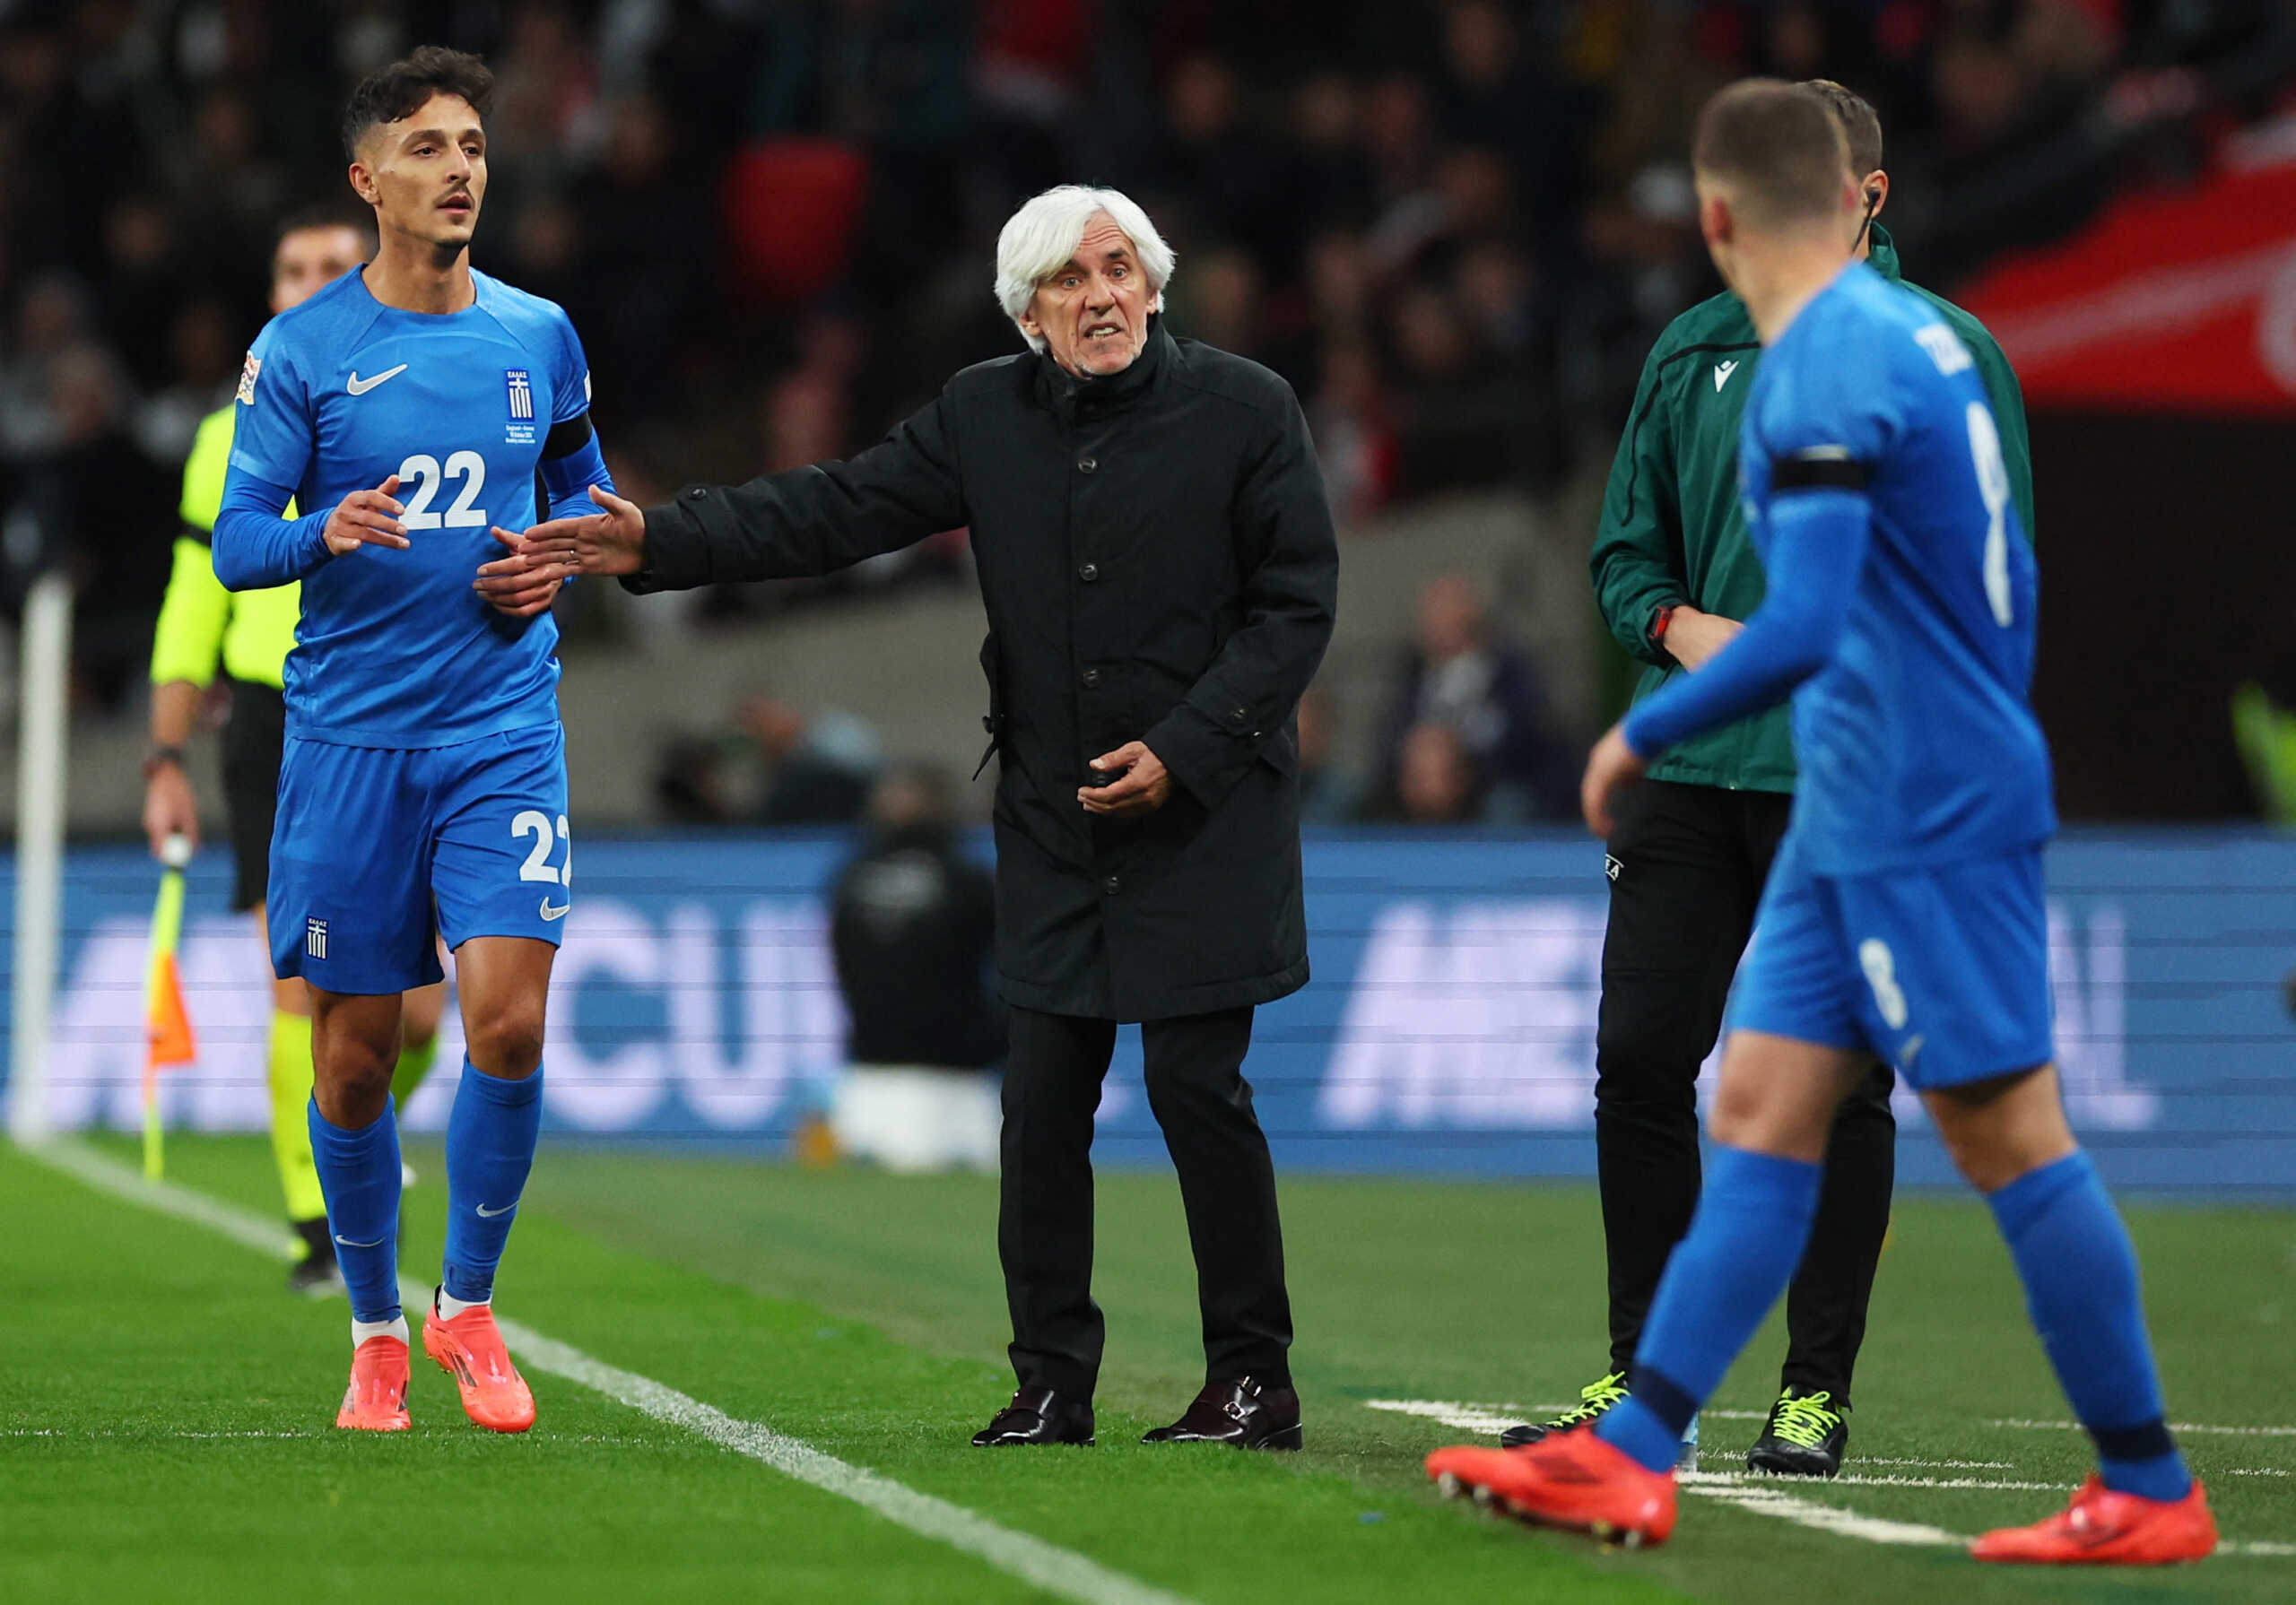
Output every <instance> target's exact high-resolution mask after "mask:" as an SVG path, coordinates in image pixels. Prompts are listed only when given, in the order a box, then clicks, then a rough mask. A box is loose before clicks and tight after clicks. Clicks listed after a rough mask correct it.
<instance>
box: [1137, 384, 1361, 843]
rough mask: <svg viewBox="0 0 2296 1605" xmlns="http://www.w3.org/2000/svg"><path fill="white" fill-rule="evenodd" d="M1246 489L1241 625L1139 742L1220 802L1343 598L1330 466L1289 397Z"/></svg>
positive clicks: (1300, 687)
mask: <svg viewBox="0 0 2296 1605" xmlns="http://www.w3.org/2000/svg"><path fill="white" fill-rule="evenodd" d="M1284 400H1285V405H1284V407H1283V411H1282V412H1281V413H1278V414H1275V415H1274V417H1273V418H1272V420H1271V421H1272V422H1273V423H1274V428H1273V429H1271V430H1270V431H1269V438H1268V440H1267V443H1266V445H1265V448H1264V450H1263V451H1262V453H1261V454H1260V456H1259V459H1258V461H1257V463H1256V464H1254V465H1253V467H1252V469H1251V471H1250V473H1248V475H1247V476H1246V478H1245V480H1244V483H1243V487H1242V489H1241V490H1239V491H1238V493H1237V498H1236V509H1235V528H1236V537H1237V547H1238V550H1237V553H1236V556H1237V567H1238V568H1240V569H1241V570H1242V571H1243V574H1244V585H1243V596H1242V602H1243V609H1244V618H1243V625H1242V628H1241V629H1238V630H1237V631H1236V632H1235V634H1233V635H1231V636H1230V637H1229V638H1228V639H1227V641H1226V643H1225V644H1224V645H1222V646H1221V648H1220V652H1219V655H1218V656H1216V657H1214V658H1213V660H1212V666H1211V667H1210V668H1208V669H1206V670H1205V672H1204V673H1203V675H1202V676H1201V677H1200V678H1198V679H1197V681H1196V684H1194V685H1193V686H1191V687H1189V688H1188V693H1187V697H1186V698H1183V699H1182V700H1181V702H1180V705H1179V706H1178V707H1175V708H1174V709H1172V711H1171V712H1170V713H1169V714H1166V715H1165V716H1163V717H1162V718H1161V719H1160V720H1158V721H1157V722H1156V724H1155V726H1154V728H1152V729H1151V730H1150V731H1149V732H1148V733H1146V734H1145V735H1144V736H1143V737H1142V738H1141V742H1142V744H1144V746H1146V748H1147V749H1148V750H1149V751H1151V752H1152V753H1154V754H1155V755H1156V756H1157V757H1158V758H1159V759H1161V760H1162V761H1163V765H1164V767H1165V768H1167V769H1170V771H1171V774H1172V778H1173V779H1174V780H1176V781H1178V783H1179V784H1180V785H1183V786H1185V787H1187V791H1188V793H1189V794H1191V795H1192V796H1194V797H1195V798H1196V801H1197V802H1199V803H1203V804H1204V806H1205V807H1206V808H1217V807H1219V806H1220V804H1221V803H1222V802H1223V801H1225V800H1226V798H1227V795H1228V794H1229V793H1230V792H1231V791H1232V790H1234V789H1235V786H1236V783H1237V782H1238V781H1239V780H1241V779H1242V778H1243V777H1244V776H1245V774H1246V773H1247V772H1248V770H1249V769H1250V768H1251V766H1252V763H1253V760H1254V759H1257V757H1258V756H1259V753H1260V749H1261V748H1262V747H1264V746H1265V745H1266V744H1267V742H1269V741H1270V740H1272V739H1273V738H1274V735H1275V733H1277V731H1279V730H1280V729H1281V728H1282V727H1283V721H1284V720H1285V719H1287V718H1289V717H1290V716H1291V710H1292V709H1293V708H1295V707H1298V706H1299V705H1300V698H1301V697H1303V696H1305V695H1306V694H1307V690H1308V682H1309V681H1312V680H1313V679H1315V677H1316V669H1317V667H1318V665H1319V664H1322V662H1323V657H1324V648H1325V647H1326V646H1329V645H1330V644H1331V631H1332V619H1333V616H1334V614H1335V612H1337V610H1338V606H1339V543H1338V541H1337V539H1336V537H1335V535H1334V534H1333V531H1332V522H1331V502H1330V499H1329V498H1327V497H1326V494H1325V492H1324V481H1323V471H1322V470H1321V469H1320V468H1319V467H1318V466H1317V464H1316V448H1315V445H1314V443H1313V442H1312V441H1311V440H1310V439H1309V437H1308V421H1307V419H1306V417H1305V416H1303V415H1302V414H1301V412H1300V403H1299V402H1298V401H1297V400H1296V399H1295V398H1293V397H1291V396H1290V395H1286V396H1285V398H1284Z"/></svg>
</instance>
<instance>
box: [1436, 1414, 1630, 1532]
mask: <svg viewBox="0 0 2296 1605" xmlns="http://www.w3.org/2000/svg"><path fill="white" fill-rule="evenodd" d="M1427 1474H1428V1476H1430V1477H1431V1478H1433V1479H1435V1482H1436V1485H1437V1486H1438V1487H1439V1488H1441V1489H1442V1490H1443V1492H1444V1493H1445V1494H1447V1495H1450V1496H1454V1497H1456V1496H1457V1495H1459V1494H1461V1493H1467V1494H1472V1495H1473V1496H1474V1500H1475V1503H1476V1504H1478V1505H1495V1506H1498V1507H1500V1508H1503V1509H1505V1510H1507V1511H1509V1513H1511V1514H1515V1515H1518V1516H1520V1517H1522V1518H1523V1519H1524V1520H1525V1521H1526V1522H1537V1523H1541V1524H1542V1525H1544V1526H1548V1527H1568V1528H1570V1529H1573V1530H1574V1531H1579V1532H1591V1533H1593V1534H1594V1535H1595V1536H1596V1538H1598V1539H1601V1540H1603V1541H1604V1542H1605V1543H1613V1544H1622V1545H1623V1546H1625V1547H1626V1548H1628V1549H1636V1548H1639V1547H1640V1546H1641V1545H1643V1544H1663V1543H1665V1541H1666V1535H1667V1534H1668V1533H1670V1532H1672V1531H1674V1473H1673V1472H1672V1471H1650V1470H1648V1469H1647V1468H1646V1467H1644V1466H1643V1465H1642V1464H1641V1463H1640V1462H1639V1461H1637V1460H1635V1459H1634V1457H1633V1456H1631V1455H1630V1454H1628V1453H1626V1452H1625V1451H1624V1450H1622V1449H1618V1448H1613V1446H1612V1445H1609V1444H1607V1443H1605V1442H1604V1441H1603V1440H1602V1439H1601V1438H1598V1437H1596V1436H1595V1435H1594V1433H1593V1432H1592V1431H1590V1430H1587V1429H1584V1428H1581V1429H1579V1430H1578V1431H1574V1432H1559V1433H1555V1434H1552V1435H1551V1436H1547V1437H1544V1438H1541V1439H1540V1440H1539V1441H1538V1442H1537V1443H1535V1444H1526V1445H1524V1446H1523V1447H1521V1448H1519V1449H1483V1448H1476V1447H1463V1448H1457V1449H1438V1450H1437V1451H1436V1452H1435V1453H1432V1454H1431V1455H1429V1456H1428V1457H1427Z"/></svg>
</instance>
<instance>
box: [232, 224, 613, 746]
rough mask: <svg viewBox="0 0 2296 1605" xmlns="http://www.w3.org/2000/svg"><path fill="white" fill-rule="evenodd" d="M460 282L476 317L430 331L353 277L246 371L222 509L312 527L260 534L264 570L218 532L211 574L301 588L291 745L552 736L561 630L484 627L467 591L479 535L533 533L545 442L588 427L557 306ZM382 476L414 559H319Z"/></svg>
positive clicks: (447, 319)
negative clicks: (350, 503)
mask: <svg viewBox="0 0 2296 1605" xmlns="http://www.w3.org/2000/svg"><path fill="white" fill-rule="evenodd" d="M471 278H472V281H473V282H474V285H475V286H476V290H477V298H476V300H475V302H474V304H473V305H472V306H470V307H469V308H465V310H463V311H460V312H454V313H448V314H445V315H443V316H441V315H431V314H425V313H416V312H403V311H399V310H397V309H396V308H389V307H386V306H384V305H382V304H381V303H380V302H378V300H376V299H375V298H374V296H373V295H372V294H370V292H369V291H368V289H367V282H366V279H365V277H364V274H363V271H362V270H360V269H355V268H354V269H353V270H352V272H350V273H345V274H344V276H343V277H342V278H340V279H337V280H336V281H335V282H334V283H332V284H330V285H328V286H327V287H326V289H325V290H323V291H319V292H318V293H317V295H315V296H313V297H311V298H310V299H309V300H307V301H305V302H304V303H303V304H302V305H300V306H299V307H296V308H293V309H292V310H291V311H288V312H284V313H283V314H281V315H280V316H279V317H274V318H273V319H272V320H271V322H270V324H269V325H267V326H266V327H265V329H264V331H263V333H262V334H261V336H260V337H258V338H257V341H256V343H255V346H254V348H253V350H252V351H249V352H248V363H247V368H246V370H245V372H244V373H243V375H242V376H241V378H240V383H239V403H240V404H239V421H238V427H237V429H236V431H235V434H234V437H233V441H232V447H231V467H230V481H232V482H231V483H230V484H227V486H226V488H225V493H224V499H225V503H226V505H227V507H228V506H230V505H231V504H232V503H233V502H234V500H235V499H236V500H240V501H244V500H245V499H246V497H247V495H248V493H249V492H251V491H252V492H259V493H260V494H261V496H262V499H264V500H265V502H266V503H270V504H272V505H273V511H274V514H275V513H276V511H277V509H278V508H283V507H284V506H285V505H286V501H287V499H288V498H289V497H290V496H292V497H294V498H295V499H296V500H297V502H298V504H299V505H300V506H301V507H302V508H308V509H317V511H316V512H315V513H313V514H311V515H309V516H307V517H306V519H305V520H304V521H303V522H302V523H301V524H300V525H283V524H278V525H274V528H273V529H270V530H265V531H264V532H263V534H264V535H265V547H264V550H263V551H261V552H260V554H257V553H256V552H254V551H235V550H232V549H231V548H230V545H229V543H228V538H227V535H226V531H225V528H224V527H223V526H222V525H219V526H218V528H217V531H216V552H217V556H216V567H217V570H218V572H219V573H223V574H224V575H225V577H226V580H227V583H253V582H256V581H268V582H269V583H274V584H275V583H279V582H280V580H281V579H282V578H285V577H295V576H296V575H298V574H299V575H300V577H301V579H302V584H303V616H302V622H301V624H300V627H299V628H298V629H297V631H296V646H295V650H294V651H293V652H292V653H291V654H290V655H289V656H288V659H287V672H286V693H287V709H288V721H289V724H288V728H289V733H291V734H292V735H295V736H298V737H300V738H302V739H304V740H307V741H317V742H334V743H336V744H338V745H348V746H361V747H398V748H417V747H443V746H449V745H454V744H456V743H458V742H467V741H472V740H475V739H477V738H479V737H482V736H486V735H490V734H494V733H500V732H504V731H511V730H519V729H526V728H529V727H532V726H535V725H540V724H553V723H555V722H556V721H557V718H558V700H557V685H558V663H557V657H556V653H555V649H556V646H557V643H558V627H557V625H556V624H555V622H553V621H552V619H551V617H550V615H549V614H548V613H547V612H544V613H542V614H540V615H538V616H536V617H535V618H532V619H512V618H509V617H507V616H505V615H503V614H501V613H499V612H495V611H494V610H493V609H492V608H491V607H489V606H488V605H487V604H486V603H485V602H484V601H483V600H482V599H481V598H480V597H479V595H478V594H476V593H475V592H474V591H473V590H472V589H471V582H472V580H473V579H474V577H475V575H476V571H477V569H478V567H479V565H480V564H482V563H484V562H488V561H490V560H492V559H494V558H496V557H499V556H500V555H502V552H501V548H500V546H499V545H498V544H497V543H496V542H495V541H494V540H493V538H492V537H491V535H490V534H488V533H487V531H488V527H489V526H490V525H501V526H502V527H503V528H505V529H512V530H521V529H525V528H526V527H528V526H529V525H532V524H533V523H534V522H535V469H536V467H537V465H538V464H539V463H540V461H541V457H542V452H543V445H544V440H545V439H546V438H548V436H549V434H550V431H551V429H552V426H553V425H555V424H558V423H561V422H565V421H569V420H572V419H577V418H579V417H581V416H582V415H583V414H584V413H585V412H587V410H588V406H589V373H588V369H587V364H586V363H585V361H584V360H583V356H582V347H581V343H580V342H579V341H578V339H577V338H576V337H575V334H574V330H573V327H572V325H570V324H569V323H568V322H567V319H566V315H565V314H564V313H563V312H561V310H560V309H559V308H557V307H556V306H554V305H552V303H551V302H549V301H545V300H543V299H539V298H537V297H535V296H530V295H527V294H526V293H525V292H524V291H517V290H514V289H512V288H511V287H510V286H509V285H507V284H504V283H502V282H500V281H499V280H496V279H491V278H489V277H488V276H487V275H486V274H484V273H475V272H474V273H472V274H471ZM394 473H395V474H396V475H397V476H398V479H399V484H398V490H397V491H396V496H397V499H398V500H399V501H400V502H401V503H402V504H403V506H404V508H405V511H404V513H403V514H402V515H401V520H400V521H401V522H402V523H403V524H404V525H405V527H406V535H407V539H408V541H409V542H411V545H410V547H409V549H408V550H406V551H394V550H391V549H390V548H387V547H382V546H361V547H358V548H356V549H354V550H353V551H349V552H346V553H344V554H343V555H342V556H339V557H329V556H327V555H326V547H325V544H324V542H321V541H319V539H318V528H319V525H321V524H323V523H324V519H325V515H326V513H327V512H328V511H330V510H332V509H333V508H335V506H336V504H337V503H339V502H341V501H342V499H344V497H345V496H347V495H349V494H350V493H351V492H352V491H354V490H372V489H374V488H375V487H377V486H378V485H380V484H381V483H382V482H383V481H384V480H385V479H386V478H387V477H388V476H389V475H391V474H394ZM249 481H254V482H253V483H250V482H249ZM235 492H237V495H236V496H235ZM585 507H586V510H587V504H585ZM234 527H235V528H252V527H253V525H235V526H234ZM274 544H275V546H276V550H274ZM257 570H260V572H257Z"/></svg>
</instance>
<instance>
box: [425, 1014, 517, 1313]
mask: <svg viewBox="0 0 2296 1605" xmlns="http://www.w3.org/2000/svg"><path fill="white" fill-rule="evenodd" d="M541 1132H542V1067H541V1066H540V1065H536V1066H535V1072H534V1074H532V1075H530V1076H527V1077H526V1079H525V1080H517V1081H513V1080H506V1079H504V1078H502V1077H500V1076H490V1075H488V1074H486V1073H485V1072H484V1071H481V1070H479V1069H478V1068H477V1067H476V1066H475V1065H474V1064H472V1063H471V1062H470V1061H469V1060H468V1059H467V1058H465V1060H464V1061H463V1081H462V1086H461V1087H460V1088H459V1089H457V1091H456V1093H455V1108H454V1113H453V1114H452V1115H449V1116H448V1120H447V1263H446V1274H445V1276H444V1278H443V1280H442V1284H441V1285H442V1286H443V1287H444V1288H445V1289H446V1292H447V1295H448V1297H452V1298H459V1299H463V1300H465V1301H466V1302H468V1303H471V1304H483V1303H484V1302H486V1300H488V1299H490V1298H491V1297H493V1296H494V1270H495V1267H496V1266H498V1265H500V1263H501V1262H502V1245H503V1244H504V1243H505V1242H507V1241H508V1240H509V1236H510V1222H511V1220H512V1219H514V1218H515V1217H516V1216H517V1209H518V1195H519V1194H520V1193H524V1192H525V1191H526V1173H527V1172H528V1171H529V1170H531V1169H533V1168H534V1162H535V1138H536V1137H537V1136H539V1135H540V1134H541Z"/></svg>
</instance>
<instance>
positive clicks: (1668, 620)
mask: <svg viewBox="0 0 2296 1605" xmlns="http://www.w3.org/2000/svg"><path fill="white" fill-rule="evenodd" d="M1680 605H1681V604H1680V603H1673V602H1670V603H1667V604H1666V605H1665V606H1664V607H1662V608H1660V609H1659V610H1658V611H1657V612H1654V613H1652V614H1651V615H1650V644H1651V645H1652V646H1656V647H1657V649H1658V650H1659V651H1661V652H1664V651H1665V650H1666V627H1667V626H1668V625H1670V624H1672V623H1673V622H1674V609H1675V608H1676V607H1678V606H1680Z"/></svg>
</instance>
